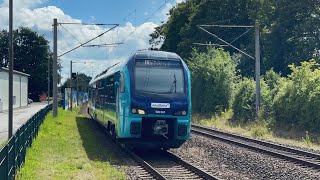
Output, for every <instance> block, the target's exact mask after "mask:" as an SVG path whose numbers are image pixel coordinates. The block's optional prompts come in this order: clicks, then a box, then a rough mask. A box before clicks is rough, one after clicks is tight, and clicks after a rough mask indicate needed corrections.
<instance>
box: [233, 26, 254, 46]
mask: <svg viewBox="0 0 320 180" xmlns="http://www.w3.org/2000/svg"><path fill="white" fill-rule="evenodd" d="M251 29H252V28H250V29H248V30H247V31H246V32H244V33H242V34H241V35H240V36H239V37H237V38H235V39H234V40H233V41H231V42H230V44H232V43H234V42H235V41H236V40H238V39H240V38H241V37H242V36H244V35H245V34H247V33H248V32H249V31H250V30H251Z"/></svg>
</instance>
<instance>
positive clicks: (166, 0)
mask: <svg viewBox="0 0 320 180" xmlns="http://www.w3.org/2000/svg"><path fill="white" fill-rule="evenodd" d="M167 2H168V0H165V1H164V3H163V4H162V5H161V6H160V7H159V8H158V9H156V10H155V11H154V12H153V13H152V14H151V15H150V16H148V17H147V18H146V19H145V20H144V21H143V22H142V24H144V23H146V22H147V21H148V20H149V19H150V18H151V17H152V16H153V15H154V14H156V13H157V12H158V11H159V10H160V9H162V8H163V7H164V6H165V5H166V4H167ZM140 27H141V26H140ZM138 28H139V27H135V29H134V30H133V31H132V32H131V33H130V34H129V35H128V36H127V38H126V39H125V40H124V41H122V43H123V44H124V43H125V42H126V41H127V40H128V39H129V38H130V36H131V35H132V34H133V33H134V32H135V31H136V30H137V29H138ZM118 47H119V45H118V46H116V47H115V48H118Z"/></svg>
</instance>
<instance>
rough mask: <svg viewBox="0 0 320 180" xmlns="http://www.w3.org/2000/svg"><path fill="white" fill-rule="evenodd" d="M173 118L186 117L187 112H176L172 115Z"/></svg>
mask: <svg viewBox="0 0 320 180" xmlns="http://www.w3.org/2000/svg"><path fill="white" fill-rule="evenodd" d="M174 115H175V116H185V115H187V111H178V112H175V113H174Z"/></svg>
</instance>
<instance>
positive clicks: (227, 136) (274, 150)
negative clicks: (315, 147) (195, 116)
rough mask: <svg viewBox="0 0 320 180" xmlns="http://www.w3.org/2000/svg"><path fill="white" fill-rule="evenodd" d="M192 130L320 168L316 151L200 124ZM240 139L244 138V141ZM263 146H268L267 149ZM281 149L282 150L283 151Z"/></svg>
mask: <svg viewBox="0 0 320 180" xmlns="http://www.w3.org/2000/svg"><path fill="white" fill-rule="evenodd" d="M197 129H198V130H197ZM191 131H192V132H193V133H195V134H200V135H203V136H206V137H209V138H214V139H218V140H221V141H224V142H228V143H232V144H236V145H238V146H241V147H245V148H248V149H252V150H255V151H258V152H263V153H265V154H269V155H272V156H275V157H280V158H282V159H286V160H289V161H293V162H298V163H300V164H302V165H306V166H309V167H314V168H318V169H320V155H319V154H316V153H311V152H307V151H303V150H298V149H295V148H290V147H286V146H283V145H279V144H275V143H271V142H266V141H261V140H257V139H253V138H248V137H244V136H240V135H236V134H232V133H228V132H222V131H219V130H216V129H213V128H207V127H203V126H198V125H192V129H191ZM239 140H242V142H241V141H239ZM248 142H250V143H254V144H255V145H257V144H258V146H255V145H253V144H250V143H248ZM259 146H260V147H259ZM263 147H267V149H266V148H263ZM279 151H282V153H281V152H279ZM283 152H284V153H283ZM288 153H293V154H288ZM295 156H300V157H295ZM301 156H303V158H305V159H302V158H301ZM310 158H313V159H315V161H316V162H313V161H312V160H310Z"/></svg>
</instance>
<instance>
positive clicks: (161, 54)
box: [133, 50, 180, 60]
mask: <svg viewBox="0 0 320 180" xmlns="http://www.w3.org/2000/svg"><path fill="white" fill-rule="evenodd" d="M133 57H134V58H135V59H157V60H178V59H179V60H180V56H178V55H177V54H176V53H172V52H166V51H153V50H141V51H137V52H136V53H135V54H134V55H133Z"/></svg>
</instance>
